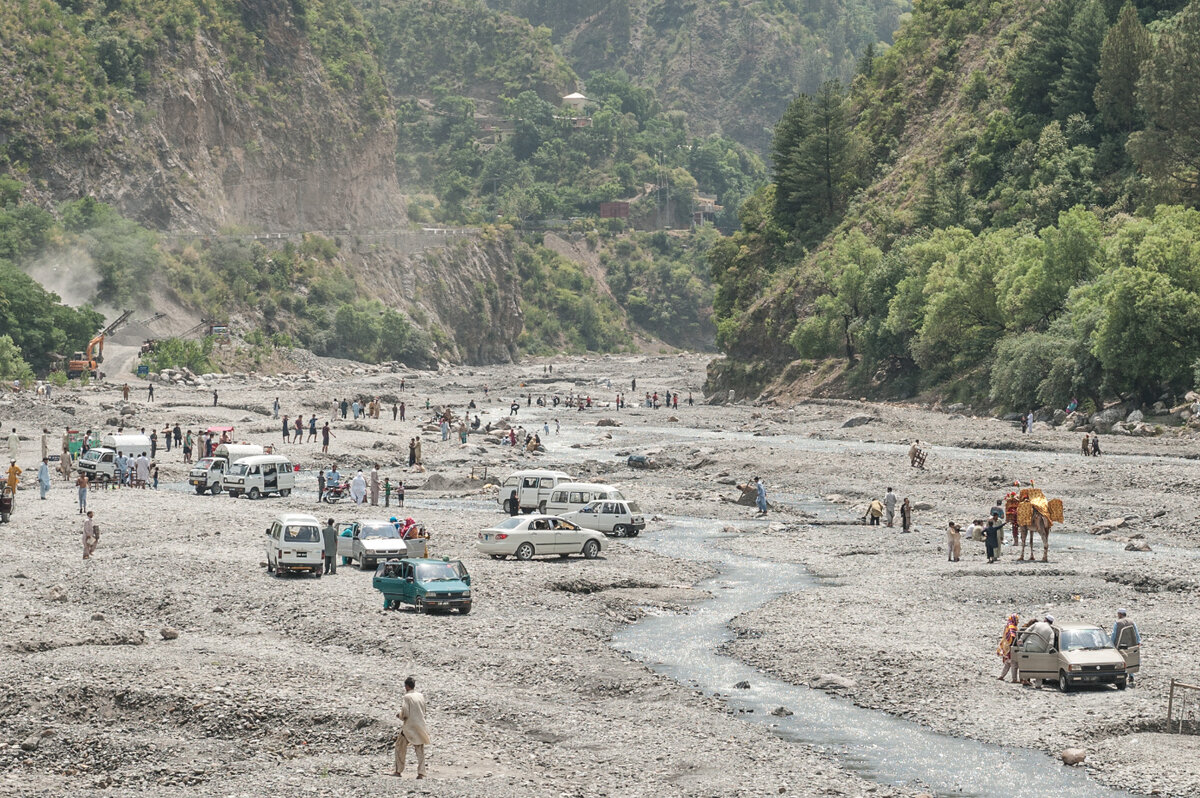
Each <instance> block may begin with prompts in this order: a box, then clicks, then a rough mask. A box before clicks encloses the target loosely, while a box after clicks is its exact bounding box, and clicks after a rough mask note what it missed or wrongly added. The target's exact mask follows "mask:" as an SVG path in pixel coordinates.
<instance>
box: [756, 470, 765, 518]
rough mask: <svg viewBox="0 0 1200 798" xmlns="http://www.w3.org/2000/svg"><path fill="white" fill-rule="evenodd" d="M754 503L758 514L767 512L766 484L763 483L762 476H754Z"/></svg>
mask: <svg viewBox="0 0 1200 798" xmlns="http://www.w3.org/2000/svg"><path fill="white" fill-rule="evenodd" d="M754 494H755V496H754V503H755V505H757V506H758V514H759V515H766V514H767V486H766V485H764V484H763V481H762V477H755V478H754Z"/></svg>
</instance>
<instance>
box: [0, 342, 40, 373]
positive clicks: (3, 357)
mask: <svg viewBox="0 0 1200 798" xmlns="http://www.w3.org/2000/svg"><path fill="white" fill-rule="evenodd" d="M31 379H33V370H32V369H30V368H29V364H28V363H26V362H25V359H24V358H22V357H21V347H19V346H17V345H16V343H14V342H13V339H12V336H9V335H0V380H3V381H5V382H12V381H13V380H21V381H22V382H25V381H28V380H31Z"/></svg>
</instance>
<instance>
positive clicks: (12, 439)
mask: <svg viewBox="0 0 1200 798" xmlns="http://www.w3.org/2000/svg"><path fill="white" fill-rule="evenodd" d="M20 454H21V436H20V435H18V434H17V428H16V427H13V428H12V433H11V434H10V435H9V436H8V459H9V460H12V461H13V462H14V463H15V462H17V458H18V457H19V456H20Z"/></svg>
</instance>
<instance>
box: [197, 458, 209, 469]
mask: <svg viewBox="0 0 1200 798" xmlns="http://www.w3.org/2000/svg"><path fill="white" fill-rule="evenodd" d="M212 464H213V459H212V458H211V457H205V458H204V459H202V460H197V461H196V468H199V469H202V470H204V471H207V470H208V469H210V468H212Z"/></svg>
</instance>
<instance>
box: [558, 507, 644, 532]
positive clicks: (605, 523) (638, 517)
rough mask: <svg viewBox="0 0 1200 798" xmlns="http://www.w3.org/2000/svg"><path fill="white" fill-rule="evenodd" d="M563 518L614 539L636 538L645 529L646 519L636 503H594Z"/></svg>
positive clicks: (564, 515) (565, 514)
mask: <svg viewBox="0 0 1200 798" xmlns="http://www.w3.org/2000/svg"><path fill="white" fill-rule="evenodd" d="M562 517H563V518H565V519H567V520H568V521H570V522H572V523H574V524H578V525H579V526H581V527H583V528H584V529H594V530H595V531H597V532H603V533H604V534H606V535H612V536H614V537H637V535H638V533H639V532H641V531H642V530H643V529H645V528H646V517H645V516H643V515H642V509H641V508H640V507H638V505H637V502H630V501H594V502H588V503H587V504H585V505H584V506H583V509H581V510H576V511H575V512H573V513H563V515H562Z"/></svg>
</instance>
